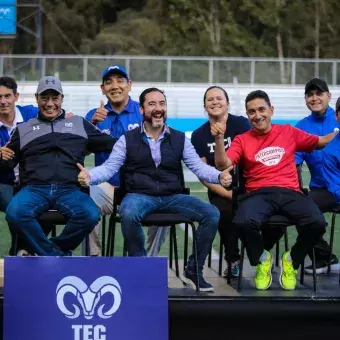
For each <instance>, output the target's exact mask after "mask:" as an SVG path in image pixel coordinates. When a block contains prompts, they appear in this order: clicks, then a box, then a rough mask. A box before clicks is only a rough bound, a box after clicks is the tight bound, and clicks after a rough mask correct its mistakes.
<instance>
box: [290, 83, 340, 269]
mask: <svg viewBox="0 0 340 340" xmlns="http://www.w3.org/2000/svg"><path fill="white" fill-rule="evenodd" d="M331 98H332V96H331V93H330V91H329V89H328V85H327V83H326V82H325V81H324V80H322V79H319V78H314V79H312V80H310V81H309V82H308V83H307V84H306V86H305V101H306V106H307V108H308V109H309V110H310V111H311V113H310V115H308V116H307V117H305V118H303V119H302V120H300V121H299V122H298V123H297V124H296V127H297V128H299V129H301V130H303V131H306V132H308V133H311V134H314V135H318V136H322V135H325V134H328V133H331V132H333V130H334V128H336V127H338V128H339V123H338V122H337V120H336V116H335V111H334V110H333V108H331V107H330V106H329V103H330V100H331ZM337 139H338V137H337ZM337 147H338V144H337V143H336V142H335V141H334V142H332V143H330V144H329V145H328V146H327V147H326V148H324V149H323V150H314V151H313V152H311V153H307V152H297V153H296V155H295V161H296V164H298V165H302V163H303V162H306V164H307V166H308V169H309V171H310V175H311V180H310V183H309V188H310V191H309V193H308V195H309V196H310V197H311V198H312V199H313V201H314V202H315V203H316V205H317V206H318V207H319V208H320V210H321V211H322V212H326V211H330V210H331V209H332V207H334V206H335V205H336V204H337V202H339V199H337V197H336V195H335V191H336V189H337V185H336V183H337V182H338V178H339V174H340V170H339V168H337V169H336V170H337V171H331V172H329V171H328V170H327V169H329V166H328V163H329V159H330V157H331V154H332V152H334V151H335V149H336V148H337ZM339 196H340V195H339ZM314 249H315V262H316V273H317V274H322V273H326V272H327V269H328V262H329V259H330V255H331V263H330V265H331V266H330V268H331V271H332V272H337V271H338V270H339V268H340V265H339V260H338V258H337V257H336V255H334V254H330V251H331V250H330V246H329V244H328V243H327V241H326V240H324V238H323V237H321V238H320V240H319V242H318V243H317V244H316V245H315V247H314ZM305 272H306V273H307V274H312V273H313V268H312V266H311V265H310V266H307V267H306V268H305Z"/></svg>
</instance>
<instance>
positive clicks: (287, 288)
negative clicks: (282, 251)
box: [279, 259, 296, 290]
mask: <svg viewBox="0 0 340 340" xmlns="http://www.w3.org/2000/svg"><path fill="white" fill-rule="evenodd" d="M280 262H281V263H280V264H281V272H280V280H279V281H280V286H281V287H282V288H283V289H284V290H295V287H296V285H295V287H294V288H286V287H284V286H283V284H282V271H283V263H282V259H281V261H280Z"/></svg>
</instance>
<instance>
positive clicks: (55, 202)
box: [6, 184, 100, 256]
mask: <svg viewBox="0 0 340 340" xmlns="http://www.w3.org/2000/svg"><path fill="white" fill-rule="evenodd" d="M49 209H56V210H58V211H59V212H60V213H61V214H63V215H64V216H66V217H67V218H68V222H67V224H66V226H65V228H64V229H63V231H62V232H61V234H60V235H59V236H58V237H52V238H51V239H48V238H47V237H46V235H45V234H44V232H43V230H42V228H41V227H40V225H39V223H38V221H37V218H38V217H39V216H40V215H41V214H42V213H43V212H45V211H47V210H49ZM6 220H7V222H8V225H9V227H10V229H11V232H13V233H15V234H21V235H23V237H24V240H25V243H26V244H27V247H28V249H27V250H28V251H29V252H30V253H31V254H37V255H42V256H56V255H57V256H60V255H64V254H65V253H66V252H68V251H70V250H74V249H75V248H77V247H78V246H79V245H80V243H81V242H82V241H83V240H84V238H85V237H86V236H87V235H88V234H89V233H90V232H91V231H92V229H93V228H94V227H95V225H96V224H97V223H98V221H99V220H100V214H99V209H98V207H97V206H96V204H95V203H94V201H93V200H92V198H91V197H90V196H89V195H87V194H85V193H83V192H82V191H81V190H80V189H79V188H77V187H74V186H66V185H63V186H59V185H55V184H52V185H28V186H26V187H24V188H23V189H21V190H20V191H19V192H18V193H17V194H16V195H15V196H14V197H13V199H12V200H11V202H10V204H9V205H8V207H7V211H6Z"/></svg>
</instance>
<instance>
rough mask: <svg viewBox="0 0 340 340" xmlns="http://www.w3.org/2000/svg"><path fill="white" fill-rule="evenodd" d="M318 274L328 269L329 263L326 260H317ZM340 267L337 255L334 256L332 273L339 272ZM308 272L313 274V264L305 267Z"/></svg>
mask: <svg viewBox="0 0 340 340" xmlns="http://www.w3.org/2000/svg"><path fill="white" fill-rule="evenodd" d="M315 269H316V274H325V273H327V270H328V263H327V261H325V260H320V261H316V262H315ZM339 269H340V264H339V260H338V258H337V257H336V256H334V257H333V258H332V261H331V273H338V272H339ZM305 273H306V274H313V266H312V265H310V266H307V267H305Z"/></svg>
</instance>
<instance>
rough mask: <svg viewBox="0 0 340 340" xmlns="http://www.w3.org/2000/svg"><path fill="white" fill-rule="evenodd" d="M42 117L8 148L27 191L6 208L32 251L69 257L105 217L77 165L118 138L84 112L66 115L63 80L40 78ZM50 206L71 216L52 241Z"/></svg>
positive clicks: (6, 154)
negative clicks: (45, 216) (47, 226)
mask: <svg viewBox="0 0 340 340" xmlns="http://www.w3.org/2000/svg"><path fill="white" fill-rule="evenodd" d="M35 97H36V100H37V104H38V109H39V112H38V116H37V118H33V119H30V120H29V121H27V122H24V123H21V124H19V125H18V126H17V128H16V129H15V130H14V132H13V135H12V137H11V139H10V141H9V144H8V145H7V146H6V147H3V148H1V158H2V159H1V161H0V165H1V167H2V168H11V167H14V166H15V165H16V164H17V163H19V180H20V187H21V190H20V191H19V192H18V193H17V194H16V195H15V196H14V197H13V199H12V200H11V202H10V204H9V205H8V207H7V211H6V220H7V222H8V225H9V227H10V229H11V231H12V232H14V233H19V234H21V235H23V237H24V241H25V243H26V244H27V248H28V249H27V250H28V251H29V253H31V254H37V255H42V256H65V255H70V254H71V251H72V250H74V249H75V248H77V247H78V246H79V244H80V243H81V242H82V241H83V239H84V238H85V237H86V236H87V235H88V234H89V233H90V232H91V231H92V229H93V228H94V226H95V225H96V224H97V222H98V221H99V219H100V214H99V210H98V208H97V206H96V204H95V203H94V202H93V200H92V199H91V198H90V196H89V195H87V194H85V193H84V192H82V191H81V190H80V188H79V185H78V180H77V176H78V173H79V169H78V168H77V163H80V164H84V159H85V155H86V153H87V151H90V152H97V151H107V152H108V151H110V150H111V149H112V147H113V144H114V139H113V138H112V137H111V136H109V135H107V134H105V133H103V132H101V131H100V130H98V129H97V128H96V127H95V126H93V125H92V124H91V123H90V122H88V121H86V120H85V119H84V118H82V117H80V116H72V117H70V118H66V117H65V111H64V110H63V109H62V103H63V98H64V95H63V90H62V86H61V82H60V80H59V79H58V78H55V77H51V76H47V77H43V78H42V79H41V80H40V81H39V85H38V88H37V92H36V95H35ZM49 209H56V210H58V211H59V212H60V213H61V214H63V215H64V216H66V217H67V218H68V223H67V224H66V226H65V228H64V230H63V231H62V233H61V234H60V235H59V236H58V237H52V238H51V239H48V238H47V237H46V236H45V234H44V232H43V230H42V228H41V226H40V225H39V223H38V221H37V219H38V218H39V216H40V215H41V214H42V213H43V212H45V211H48V210H49Z"/></svg>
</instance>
